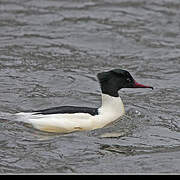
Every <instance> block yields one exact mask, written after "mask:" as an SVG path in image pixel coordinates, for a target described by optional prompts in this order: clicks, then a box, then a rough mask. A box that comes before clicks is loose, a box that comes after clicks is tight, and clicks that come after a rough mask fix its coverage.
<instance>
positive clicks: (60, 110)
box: [34, 106, 98, 116]
mask: <svg viewBox="0 0 180 180" xmlns="http://www.w3.org/2000/svg"><path fill="white" fill-rule="evenodd" d="M34 113H35V114H43V115H48V114H65V113H67V114H73V113H89V114H91V115H92V116H95V115H97V114H98V109H97V108H90V107H76V106H60V107H53V108H49V109H43V110H38V111H35V112H34Z"/></svg>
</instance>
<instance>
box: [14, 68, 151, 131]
mask: <svg viewBox="0 0 180 180" xmlns="http://www.w3.org/2000/svg"><path fill="white" fill-rule="evenodd" d="M97 77H98V80H99V83H100V87H101V91H102V105H101V107H99V108H92V107H76V106H60V107H54V108H49V109H43V110H37V111H32V112H20V113H17V114H16V115H17V117H18V118H17V120H19V121H23V122H25V123H28V124H31V125H32V127H34V128H35V129H38V130H41V131H46V132H56V133H58V132H59V133H70V132H74V131H84V130H94V129H98V128H103V127H104V126H106V125H108V124H110V123H112V122H114V121H116V120H117V119H119V118H120V117H121V116H123V115H124V114H125V110H124V105H123V102H122V100H121V98H120V97H119V94H118V91H119V90H120V89H122V88H151V89H153V87H151V86H145V85H142V84H139V83H137V82H136V81H135V80H134V79H133V77H132V76H131V74H130V73H129V72H128V71H126V70H122V69H113V70H110V71H107V72H101V73H98V74H97Z"/></svg>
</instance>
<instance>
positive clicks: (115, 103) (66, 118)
mask: <svg viewBox="0 0 180 180" xmlns="http://www.w3.org/2000/svg"><path fill="white" fill-rule="evenodd" d="M58 109H59V113H58ZM61 109H63V111H62V110H61ZM64 109H68V107H67V106H65V107H64V106H62V108H61V107H58V108H51V109H47V110H46V111H45V110H43V112H42V113H41V112H39V111H38V112H28V113H26V112H21V113H18V114H17V115H18V118H19V120H20V121H23V122H26V123H28V124H31V125H32V126H33V127H34V128H36V129H39V130H42V131H47V132H59V133H68V132H73V131H84V130H93V129H98V128H102V127H104V126H106V125H108V124H110V123H111V122H113V121H115V120H117V119H118V118H120V117H121V116H123V115H124V113H125V111H124V105H123V102H122V100H121V98H120V97H111V96H109V95H106V94H102V106H101V107H100V108H97V109H96V108H92V109H91V108H83V107H80V108H78V107H71V109H75V110H77V112H75V110H74V111H73V112H70V113H69V112H66V113H64V112H65V111H64ZM69 109H70V108H69ZM80 110H82V112H79V111H80ZM83 110H84V112H83ZM85 110H89V111H87V112H85ZM50 111H52V112H53V111H55V112H56V113H49V112H50ZM93 111H94V112H96V111H97V113H95V114H92V113H91V114H90V113H89V112H93ZM43 113H44V114H43Z"/></svg>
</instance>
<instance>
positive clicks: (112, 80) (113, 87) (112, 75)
mask: <svg viewBox="0 0 180 180" xmlns="http://www.w3.org/2000/svg"><path fill="white" fill-rule="evenodd" d="M97 77H98V79H99V82H100V85H101V90H102V93H104V94H108V95H110V96H114V97H118V96H119V95H118V91H119V90H120V89H121V88H152V87H150V86H144V85H142V84H139V83H137V82H136V81H135V80H134V79H133V77H132V76H131V74H130V73H129V72H128V71H126V70H123V69H113V70H111V71H107V72H102V73H98V75H97ZM152 89H153V88H152Z"/></svg>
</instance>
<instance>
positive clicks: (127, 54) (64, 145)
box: [0, 0, 180, 174]
mask: <svg viewBox="0 0 180 180" xmlns="http://www.w3.org/2000/svg"><path fill="white" fill-rule="evenodd" d="M112 68H122V69H127V70H128V71H129V72H130V73H131V74H132V75H133V77H134V78H135V79H136V80H137V81H138V82H140V83H144V84H146V85H151V86H154V90H150V89H123V90H121V91H120V92H119V93H120V96H121V98H122V100H123V102H124V105H125V109H126V116H125V117H123V118H122V119H121V120H120V121H118V122H116V123H114V124H112V125H110V126H108V127H105V128H103V129H98V130H94V131H88V132H75V133H71V134H51V133H44V132H40V131H37V130H34V129H32V128H30V127H27V126H26V125H24V124H22V123H19V122H16V121H15V120H14V118H13V114H14V113H15V112H20V111H28V110H35V109H43V108H49V107H54V106H61V105H76V106H89V107H98V106H100V104H101V96H100V93H101V91H100V87H99V84H98V81H97V78H96V74H97V73H98V72H100V71H104V70H110V69H112ZM179 79H180V1H179V0H157V1H153V0H38V1H37V0H0V174H5V173H180V109H179V107H180V96H179V94H180V80H179Z"/></svg>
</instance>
